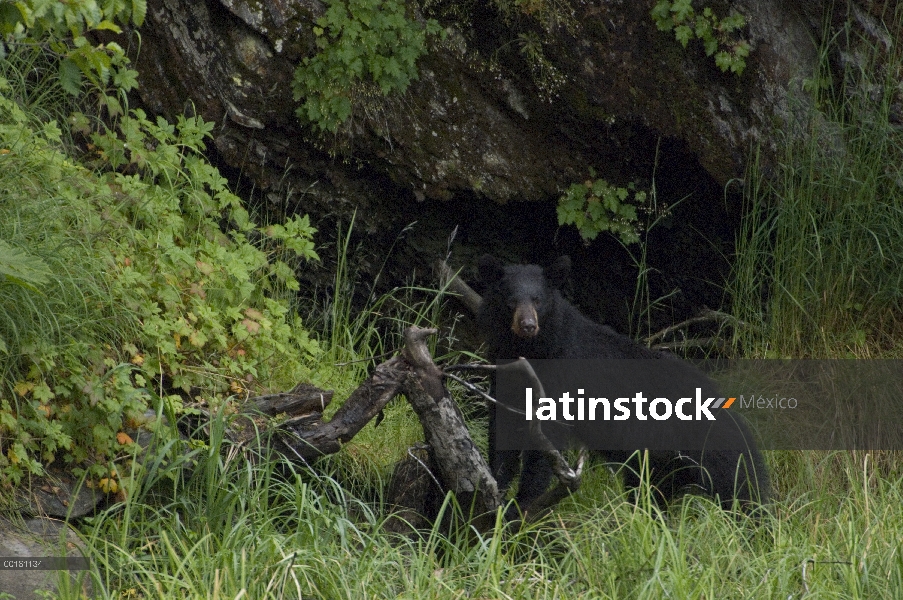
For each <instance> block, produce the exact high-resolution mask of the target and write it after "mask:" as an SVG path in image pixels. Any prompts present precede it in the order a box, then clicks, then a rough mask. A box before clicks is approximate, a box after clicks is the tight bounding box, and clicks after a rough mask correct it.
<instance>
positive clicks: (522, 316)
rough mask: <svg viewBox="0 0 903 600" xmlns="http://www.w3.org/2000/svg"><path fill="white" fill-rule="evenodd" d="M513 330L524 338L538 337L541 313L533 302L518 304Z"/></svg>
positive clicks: (515, 310) (512, 324)
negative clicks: (538, 312)
mask: <svg viewBox="0 0 903 600" xmlns="http://www.w3.org/2000/svg"><path fill="white" fill-rule="evenodd" d="M511 331H513V332H514V335H516V336H517V337H522V338H531V337H536V334H538V333H539V315H537V314H536V307H535V306H533V304H529V303H523V304H518V305H517V308H515V309H514V318H513V319H512V320H511Z"/></svg>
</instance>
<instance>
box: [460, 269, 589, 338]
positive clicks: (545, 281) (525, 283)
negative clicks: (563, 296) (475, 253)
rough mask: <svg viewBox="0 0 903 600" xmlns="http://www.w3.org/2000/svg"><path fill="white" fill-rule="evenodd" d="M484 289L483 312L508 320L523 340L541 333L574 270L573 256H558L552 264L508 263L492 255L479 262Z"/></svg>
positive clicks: (497, 321)
mask: <svg viewBox="0 0 903 600" xmlns="http://www.w3.org/2000/svg"><path fill="white" fill-rule="evenodd" d="M478 269H479V275H480V280H481V281H482V283H483V285H484V287H485V290H484V292H483V308H482V309H481V314H482V315H483V317H484V320H486V319H485V318H486V317H491V318H492V320H493V321H495V322H496V323H499V322H501V321H500V319H505V320H507V321H508V322H510V324H511V332H512V333H513V334H514V335H515V336H517V337H518V338H522V339H530V338H534V337H536V336H537V335H539V331H540V327H541V326H542V325H543V323H544V321H545V317H546V316H548V315H549V314H550V313H551V311H552V309H553V307H554V303H555V301H556V299H557V298H559V294H558V290H559V289H560V288H561V287H562V286H563V285H564V282H565V280H566V279H567V277H568V274H569V273H570V269H571V259H570V258H568V257H567V256H561V257H559V258H558V259H557V260H556V261H555V262H554V263H552V265H550V266H549V267H546V268H543V267H540V266H538V265H506V264H504V263H503V262H502V261H500V260H499V259H498V258H496V257H494V256H491V255H489V254H486V255H484V256H483V257H481V258H480V261H479V263H478Z"/></svg>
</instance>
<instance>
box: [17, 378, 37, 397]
mask: <svg viewBox="0 0 903 600" xmlns="http://www.w3.org/2000/svg"><path fill="white" fill-rule="evenodd" d="M33 389H34V382H33V381H19V382H17V383H16V385H14V386H13V390H15V392H16V393H17V394H19V395H20V396H22V397H23V398H24V397H25V396H26V395H28V392H30V391H31V390H33Z"/></svg>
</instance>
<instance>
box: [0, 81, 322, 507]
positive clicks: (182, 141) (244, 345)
mask: <svg viewBox="0 0 903 600" xmlns="http://www.w3.org/2000/svg"><path fill="white" fill-rule="evenodd" d="M19 96H20V95H19V94H17V93H14V91H12V90H10V88H9V84H8V83H7V81H6V80H4V79H2V77H0V238H2V239H3V240H4V245H3V246H2V247H0V272H3V274H4V276H3V277H0V339H2V340H3V341H4V343H3V348H2V349H0V383H2V387H0V482H13V483H14V482H17V481H19V480H20V479H21V478H22V477H23V476H25V475H26V474H29V473H30V474H40V473H42V472H43V465H46V464H49V463H51V462H53V461H61V462H62V463H65V464H68V465H69V467H70V468H73V469H75V471H76V472H83V470H84V469H88V474H89V475H90V476H91V477H92V478H93V480H94V481H103V479H101V478H104V477H105V478H106V481H107V482H108V483H107V484H106V487H105V488H104V489H107V490H109V491H112V490H115V489H116V488H115V485H114V483H115V482H114V483H109V482H110V481H111V478H110V474H112V473H115V469H113V468H112V467H111V465H110V461H114V460H116V459H117V457H119V456H125V457H127V456H129V449H130V444H131V443H132V442H131V439H130V438H129V436H128V435H126V434H125V432H124V429H126V428H129V427H135V426H137V425H139V424H141V423H142V422H143V421H144V420H145V417H144V414H145V412H146V410H147V408H148V405H149V403H150V402H151V400H152V399H153V398H154V397H155V396H162V397H163V398H164V399H165V400H166V401H167V402H168V403H169V405H170V406H171V407H173V408H175V409H176V410H179V409H180V408H181V406H182V402H183V401H184V400H186V399H192V400H203V401H207V402H212V403H216V402H222V401H225V400H226V399H228V398H229V397H230V396H232V395H244V394H246V393H248V392H250V391H256V390H258V389H267V388H270V387H271V386H272V387H274V388H283V389H284V388H285V387H286V386H291V385H294V383H297V381H298V380H300V379H303V378H305V377H306V376H307V374H308V370H307V364H308V361H309V358H310V357H311V356H312V355H314V354H316V353H317V352H318V347H317V344H316V343H315V342H314V341H313V340H311V339H310V338H309V337H308V334H307V332H306V331H305V329H304V328H303V327H302V325H301V322H300V319H299V318H298V316H297V315H296V314H295V313H294V312H293V311H292V310H291V309H290V307H291V305H290V295H291V292H292V291H293V290H297V289H298V287H299V286H298V282H297V280H296V279H295V275H294V268H295V263H297V262H298V261H300V260H309V259H316V258H317V256H316V253H315V252H314V249H313V243H312V236H313V234H314V229H313V228H312V227H311V226H310V223H309V221H308V219H307V217H295V218H292V219H290V220H288V221H287V222H285V223H282V224H272V225H269V226H262V227H261V226H257V225H256V224H255V223H254V222H252V220H251V218H250V216H249V215H248V213H247V211H246V210H245V209H244V208H243V207H242V204H241V202H240V200H239V199H238V197H236V196H235V195H234V194H232V193H231V192H229V190H228V188H227V186H226V181H225V179H224V178H223V177H222V176H221V175H220V174H219V172H218V171H217V170H216V169H215V168H214V167H212V166H211V165H210V164H209V163H208V162H207V161H206V159H205V158H204V157H203V155H202V154H201V151H202V150H203V140H204V138H205V137H206V136H208V135H209V132H210V131H211V129H212V127H213V126H212V124H209V123H205V122H203V121H202V120H200V119H197V118H179V119H178V121H177V123H175V124H171V123H168V122H167V121H165V120H164V119H162V118H161V119H157V120H156V121H151V120H149V119H148V118H147V117H146V115H145V114H144V113H143V112H141V111H133V112H132V113H131V114H129V115H128V116H125V117H123V118H122V119H120V120H119V123H118V127H117V129H116V130H108V129H105V128H103V127H102V126H101V129H100V130H98V131H91V128H90V127H88V123H89V120H88V119H87V117H85V116H84V115H80V114H75V115H73V118H72V119H71V120H70V124H71V126H72V127H73V128H75V129H76V130H78V134H79V135H90V139H91V143H92V147H93V149H94V155H93V159H94V164H95V165H97V166H99V167H102V168H104V169H105V171H104V172H100V173H98V172H92V171H89V170H87V169H85V168H84V167H81V166H79V165H78V164H77V163H76V162H74V161H73V160H72V159H70V158H69V157H68V156H67V155H66V154H65V153H64V151H63V150H64V147H63V144H62V143H61V139H62V134H63V132H62V131H61V130H60V128H59V126H58V125H57V123H56V122H55V121H50V122H47V123H45V124H43V125H42V126H40V127H36V126H35V125H34V121H35V120H34V118H33V116H32V115H30V114H28V113H26V112H25V111H24V110H22V108H21V107H20V106H19V105H18V104H17V103H16V102H15V101H13V100H12V98H14V97H19ZM291 256H293V257H295V258H290V257H291ZM44 267H46V268H44ZM23 283H24V284H26V285H23Z"/></svg>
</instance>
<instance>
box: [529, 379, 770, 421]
mask: <svg viewBox="0 0 903 600" xmlns="http://www.w3.org/2000/svg"><path fill="white" fill-rule="evenodd" d="M741 399H742V396H741ZM735 400H737V398H715V397H708V398H706V399H705V400H703V392H702V388H696V391H695V394H694V395H693V396H692V397H691V396H687V397H682V398H679V399H678V400H677V401H676V402H674V401H672V400H670V399H668V398H664V397H659V398H654V399H651V400H650V399H649V398H648V397H647V396H646V395H644V393H643V392H637V393H636V394H634V395H632V396H630V397H620V398H615V399H614V400H609V399H608V398H603V397H586V396H585V390H584V389H583V388H580V389H578V390H577V395H576V397H571V394H570V392H567V391H566V392H564V393H563V394H562V395H561V396H560V397H559V398H558V401H557V403H556V401H555V400H554V399H553V398H539V399H537V401H536V403H535V406H536V408H535V409H534V401H533V388H532V387H527V388H526V392H525V408H524V417H525V419H526V420H527V421H532V420H533V418H534V416H535V418H536V419H537V420H539V421H557V420H559V416H558V415H559V411H558V410H557V409H558V405H560V406H561V412H560V414H561V417H560V418H561V419H562V420H564V421H595V420H597V419H599V420H602V421H627V420H629V419H631V418H634V419H636V420H638V421H646V420H649V419H650V418H651V419H654V420H656V421H667V420H668V419H671V418H676V419H679V420H681V421H694V420H695V421H702V420H704V419H706V420H709V421H714V420H715V419H716V417H715V415H714V414H712V412H711V411H712V410H717V409H721V410H724V409H728V408H730V407H731V406H732V405H733V404H734V401H735ZM647 403H648V407H647V406H646V405H647ZM750 403H752V400H751V401H750ZM574 405H576V406H574ZM688 405H689V406H688ZM574 409H576V414H575V413H574V412H573V411H574ZM685 409H688V410H690V411H691V412H689V413H688V412H686V411H685Z"/></svg>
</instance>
